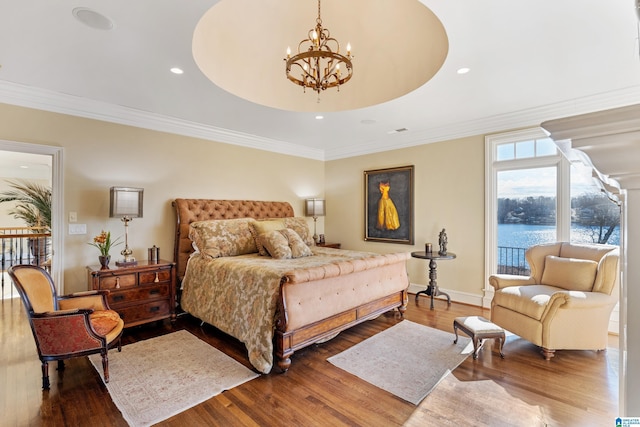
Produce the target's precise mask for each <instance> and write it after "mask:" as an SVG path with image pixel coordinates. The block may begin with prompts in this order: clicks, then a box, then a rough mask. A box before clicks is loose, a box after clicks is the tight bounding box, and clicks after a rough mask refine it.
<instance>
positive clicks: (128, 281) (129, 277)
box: [99, 274, 136, 289]
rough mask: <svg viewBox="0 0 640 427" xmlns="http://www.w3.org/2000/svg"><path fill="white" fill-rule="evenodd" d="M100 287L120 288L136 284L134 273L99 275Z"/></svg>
mask: <svg viewBox="0 0 640 427" xmlns="http://www.w3.org/2000/svg"><path fill="white" fill-rule="evenodd" d="M99 286H100V289H122V288H129V287H131V286H136V275H135V274H120V275H117V276H104V277H100V285H99Z"/></svg>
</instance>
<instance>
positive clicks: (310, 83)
mask: <svg viewBox="0 0 640 427" xmlns="http://www.w3.org/2000/svg"><path fill="white" fill-rule="evenodd" d="M307 36H308V37H307V38H306V39H304V40H302V41H301V42H300V43H298V53H297V54H296V55H293V56H291V49H290V48H287V57H286V58H285V59H284V60H285V61H286V63H287V68H286V74H287V78H288V79H289V80H290V81H292V82H293V83H295V84H297V85H300V86H302V89H303V91H305V92H306V89H307V88H310V89H313V90H314V91H316V92H317V93H318V96H319V95H320V92H321V91H323V90H325V89H327V88H331V87H337V88H338V91H339V90H340V85H341V84H344V83H346V82H348V81H349V79H351V76H352V75H353V66H352V64H351V59H352V58H353V56H352V55H351V44H349V43H347V56H344V55H341V54H340V43H338V40H336V39H334V38H333V37H331V35H330V33H329V30H328V29H327V28H322V19H321V18H320V0H318V19H316V26H315V28H312V29H311V30H309V33H308V35H307ZM318 100H319V99H318Z"/></svg>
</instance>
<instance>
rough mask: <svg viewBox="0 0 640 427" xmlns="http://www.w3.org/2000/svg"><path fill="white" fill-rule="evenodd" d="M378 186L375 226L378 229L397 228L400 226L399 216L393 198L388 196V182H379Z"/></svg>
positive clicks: (389, 187)
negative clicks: (376, 221)
mask: <svg viewBox="0 0 640 427" xmlns="http://www.w3.org/2000/svg"><path fill="white" fill-rule="evenodd" d="M378 188H379V189H380V200H379V201H378V225H377V228H378V229H380V230H397V229H398V228H400V218H399V217H398V211H397V209H396V205H394V204H393V200H391V198H390V197H389V190H390V189H391V186H390V185H389V183H388V182H381V183H380V184H379V187H378Z"/></svg>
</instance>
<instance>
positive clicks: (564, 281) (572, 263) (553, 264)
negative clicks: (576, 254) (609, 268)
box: [541, 255, 598, 292]
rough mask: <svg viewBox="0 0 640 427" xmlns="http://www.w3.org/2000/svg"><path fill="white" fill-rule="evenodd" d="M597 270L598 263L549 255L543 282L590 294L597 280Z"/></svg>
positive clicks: (546, 260)
mask: <svg viewBox="0 0 640 427" xmlns="http://www.w3.org/2000/svg"><path fill="white" fill-rule="evenodd" d="M597 269H598V263H597V262H595V261H591V260H588V259H578V258H561V257H557V256H553V255H547V256H546V257H545V261H544V272H543V273H542V281H541V282H542V284H543V285H549V286H556V287H558V288H562V289H566V290H569V291H583V292H589V291H591V289H592V288H593V283H594V281H595V280H596V270H597Z"/></svg>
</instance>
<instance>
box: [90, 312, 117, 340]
mask: <svg viewBox="0 0 640 427" xmlns="http://www.w3.org/2000/svg"><path fill="white" fill-rule="evenodd" d="M119 321H120V316H119V315H118V313H116V312H115V311H113V310H96V311H94V312H93V313H91V314H89V322H90V323H91V327H92V328H93V330H94V331H96V333H97V334H98V335H102V336H103V337H104V336H106V335H107V334H108V333H109V332H111V331H112V330H113V328H115V327H116V325H118V322H119Z"/></svg>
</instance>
